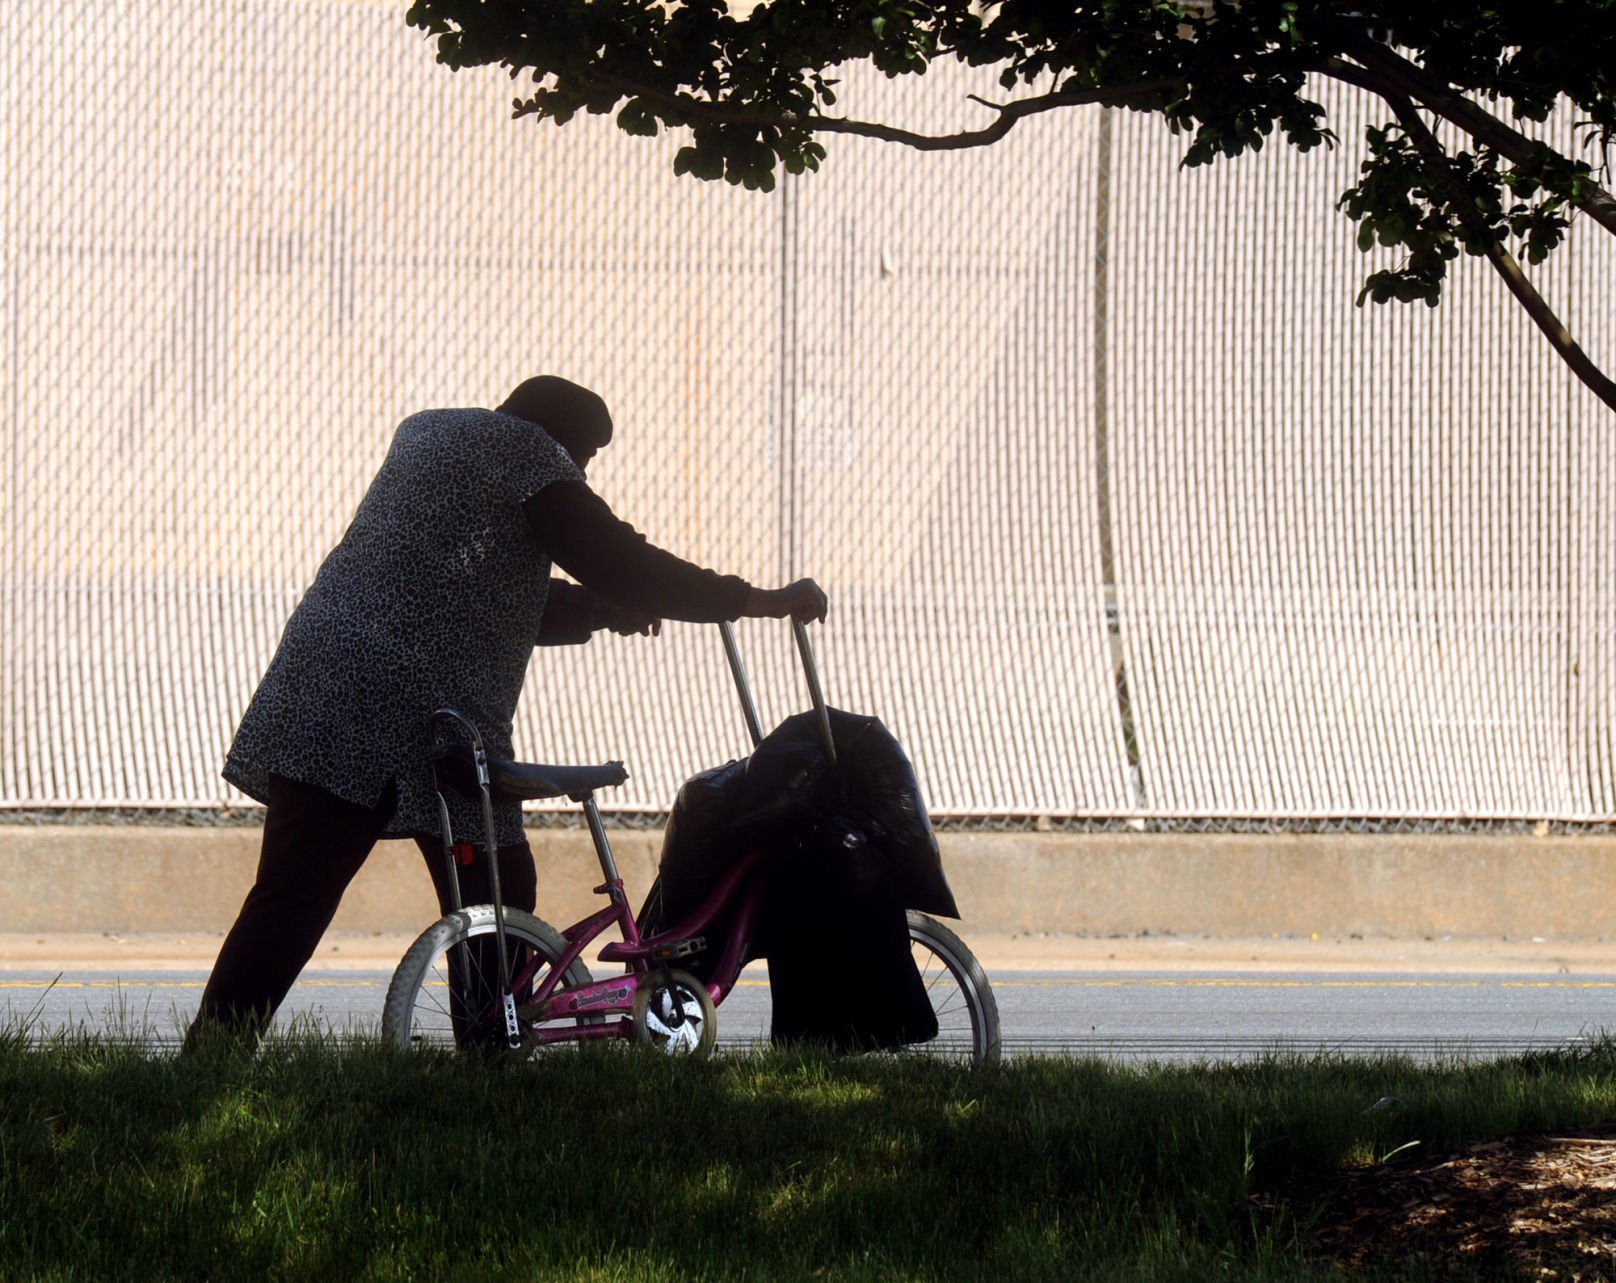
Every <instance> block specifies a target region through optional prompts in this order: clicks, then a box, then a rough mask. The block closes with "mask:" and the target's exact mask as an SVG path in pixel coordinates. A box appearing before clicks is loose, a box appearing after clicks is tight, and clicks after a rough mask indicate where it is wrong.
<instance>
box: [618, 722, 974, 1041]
mask: <svg viewBox="0 0 1616 1283" xmlns="http://www.w3.org/2000/svg"><path fill="white" fill-rule="evenodd" d="M829 720H830V727H831V734H832V738H833V740H834V742H835V745H836V759H837V760H836V765H835V766H834V767H832V765H831V764H830V762H829V760H828V758H827V757H826V754H825V750H824V744H823V740H822V738H821V731H820V727H819V723H818V720H817V718H816V717H815V715H814V714H813V713H799V714H797V715H796V716H794V717H790V718H787V719H786V720H785V721H784V722H782V723H781V724H780V725H779V726H778V727H777V728H776V729H775V730H774V732H773V733H772V734H770V735H768V736H767V737H765V739H764V740H763V742H762V743H761V744H759V745H758V747H757V749H756V751H754V752H753V754H752V756H751V757H750V758H746V759H743V760H741V761H737V762H730V763H728V764H726V765H724V766H720V767H715V768H713V769H712V770H708V771H703V772H702V773H701V774H699V775H696V776H694V777H692V778H691V779H690V780H688V781H687V782H686V783H685V785H684V787H683V788H681V789H680V791H679V796H678V798H677V800H676V801H675V803H674V807H673V812H672V814H671V815H670V817H669V820H668V827H667V830H666V833H665V835H664V838H663V845H662V857H661V861H660V865H659V869H658V877H657V881H656V884H655V885H654V886H653V887H652V890H651V894H650V895H649V897H648V898H647V900H646V903H645V906H644V908H642V909H641V911H640V929H641V930H642V932H645V933H647V934H649V933H652V932H656V931H661V930H665V929H667V928H669V927H671V926H674V925H676V924H677V923H678V921H679V920H680V919H681V918H682V917H684V916H685V915H686V914H688V913H690V912H692V911H693V910H695V909H696V908H698V907H699V906H700V905H701V903H702V902H703V900H704V899H705V898H706V897H707V896H708V895H710V894H711V893H712V892H713V890H714V889H715V888H716V887H717V886H718V884H719V882H720V881H721V880H722V878H723V876H724V874H725V873H726V872H727V871H728V870H729V869H730V868H731V867H732V866H733V864H734V863H735V861H736V860H738V859H740V858H741V857H742V856H743V855H744V854H746V853H747V852H748V851H750V850H753V849H755V848H756V847H758V846H762V847H764V848H765V849H766V850H767V851H768V852H769V858H768V860H767V862H766V865H765V875H764V876H765V885H764V891H763V898H762V901H761V903H760V905H759V913H758V920H757V925H756V928H755V930H754V933H753V938H752V948H751V952H750V956H751V957H754V958H759V957H761V958H767V959H768V963H769V986H770V991H771V994H772V997H773V1005H774V1016H773V1021H772V1025H771V1036H772V1038H773V1040H774V1041H775V1042H776V1043H804V1042H808V1043H817V1044H824V1045H829V1046H833V1047H837V1048H844V1049H868V1048H883V1047H896V1046H900V1045H904V1044H908V1043H916V1042H924V1041H926V1040H928V1039H929V1038H932V1037H935V1036H936V1032H937V1024H936V1018H935V1016H934V1015H933V1013H932V1010H931V1004H930V1002H929V1001H928V999H927V996H926V992H925V987H924V984H923V983H922V980H921V977H920V974H919V972H918V970H917V969H916V967H915V964H914V960H913V958H912V957H911V954H910V949H909V934H908V926H907V922H906V918H905V910H907V909H918V910H920V911H922V912H925V913H931V914H935V915H938V916H941V917H958V916H959V911H958V909H957V907H956V905H955V902H954V896H953V893H952V892H951V891H950V890H949V887H948V882H947V879H946V878H945V877H944V876H943V866H942V859H941V856H940V854H939V852H938V848H937V838H936V835H935V833H933V831H932V827H931V820H930V818H929V817H928V816H927V814H926V808H925V804H924V802H923V801H922V799H921V796H920V788H919V785H918V783H917V781H916V779H915V772H914V767H913V765H912V764H911V763H910V761H909V758H908V755H907V754H905V753H904V751H903V747H902V745H900V744H899V743H898V741H897V739H896V738H895V737H894V736H893V735H892V733H891V732H890V731H889V730H888V729H887V728H886V727H885V726H884V725H882V723H881V721H880V719H878V718H875V717H869V716H865V715H861V714H857V713H849V712H845V711H843V710H841V709H835V708H833V709H830V710H829ZM727 925H728V924H727V922H725V921H723V920H720V921H719V922H715V923H714V924H713V925H712V927H711V928H710V929H709V930H710V933H711V934H710V937H709V938H710V939H712V940H713V941H715V942H716V941H718V940H721V939H723V938H724V934H725V927H726V926H727ZM716 953H717V948H716V947H713V948H710V949H708V950H706V951H705V955H716ZM715 962H716V956H704V955H703V954H698V955H696V956H695V957H693V958H691V959H689V960H688V966H689V969H690V970H691V971H692V972H694V973H695V974H696V975H698V976H701V975H703V973H704V971H705V969H706V968H709V967H711V966H712V965H713V964H714V963H715Z"/></svg>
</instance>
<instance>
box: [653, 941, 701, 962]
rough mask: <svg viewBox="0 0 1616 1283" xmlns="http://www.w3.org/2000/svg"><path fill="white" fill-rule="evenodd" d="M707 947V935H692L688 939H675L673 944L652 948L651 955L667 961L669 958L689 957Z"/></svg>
mask: <svg viewBox="0 0 1616 1283" xmlns="http://www.w3.org/2000/svg"><path fill="white" fill-rule="evenodd" d="M706 947H707V937H706V936H691V937H690V939H688V940H675V941H674V942H673V943H672V944H662V945H658V946H657V947H656V948H655V949H653V950H651V956H652V957H653V958H656V959H657V960H658V961H664V962H665V961H667V960H668V959H669V958H688V957H689V956H690V955H691V954H693V953H700V952H701V951H702V950H703V949H705V948H706Z"/></svg>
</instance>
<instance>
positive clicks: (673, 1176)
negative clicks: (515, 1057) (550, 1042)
mask: <svg viewBox="0 0 1616 1283" xmlns="http://www.w3.org/2000/svg"><path fill="white" fill-rule="evenodd" d="M1386 1097H1392V1098H1394V1103H1382V1104H1381V1106H1380V1107H1379V1108H1371V1107H1372V1106H1374V1105H1375V1104H1376V1102H1384V1098H1386ZM1366 1111H1367V1112H1366ZM1613 1119H1616V1043H1613V1042H1608V1041H1607V1042H1604V1043H1601V1044H1598V1045H1596V1046H1594V1047H1593V1048H1591V1049H1587V1050H1582V1051H1575V1052H1566V1053H1562V1054H1552V1055H1538V1056H1533V1057H1528V1058H1525V1059H1520V1060H1513V1061H1502V1062H1490V1063H1460V1062H1455V1063H1448V1064H1439V1065H1418V1064H1415V1063H1412V1062H1409V1061H1406V1060H1399V1059H1384V1060H1357V1059H1354V1060H1345V1059H1306V1060H1300V1059H1285V1058H1277V1059H1273V1060H1268V1061H1263V1062H1258V1063H1252V1064H1246V1065H1239V1066H1223V1067H1183V1068H1163V1067H1150V1068H1132V1067H1114V1066H1107V1065H1103V1064H1100V1063H1096V1062H1092V1061H1075V1060H1055V1059H1026V1060H1020V1061H1015V1062H1012V1063H1009V1064H1005V1065H1002V1066H999V1067H996V1068H993V1069H991V1070H987V1071H971V1070H966V1069H961V1068H956V1067H950V1066H946V1065H939V1064H933V1063H930V1062H927V1061H924V1060H914V1059H883V1058H867V1059H857V1058H847V1059H838V1058H832V1057H816V1056H811V1055H785V1054H775V1053H769V1054H759V1055H754V1056H745V1057H727V1058H721V1059H718V1060H715V1061H711V1062H706V1063H692V1062H686V1061H668V1060H664V1059H659V1058H656V1057H654V1056H651V1055H649V1054H642V1053H637V1052H635V1051H633V1050H631V1049H628V1048H619V1047H604V1048H596V1049H591V1050H590V1051H589V1052H588V1053H587V1054H578V1053H577V1052H575V1051H573V1050H568V1051H566V1052H563V1053H561V1054H553V1055H547V1056H542V1057H538V1058H536V1059H534V1060H532V1061H530V1062H528V1063H526V1064H516V1065H499V1066H494V1067H492V1068H489V1067H484V1066H479V1065H476V1064H472V1063H468V1062H466V1061H463V1060H459V1059H456V1058H453V1057H449V1056H436V1057H429V1056H420V1057H407V1056H399V1055H394V1054H388V1053H385V1052H383V1051H381V1050H379V1049H375V1048H370V1047H346V1048H345V1047H341V1046H338V1045H334V1044H331V1043H325V1042H321V1041H320V1040H318V1039H304V1040H300V1041H292V1042H287V1043H279V1044H272V1045H270V1046H267V1047H266V1048H264V1049H263V1050H262V1051H261V1052H260V1053H259V1054H258V1055H257V1056H256V1057H252V1056H247V1055H239V1054H238V1055H222V1056H215V1057H212V1058H207V1059H202V1060H195V1061H182V1060H177V1059H175V1058H173V1057H168V1056H157V1055H153V1054H151V1053H149V1052H146V1051H142V1050H139V1049H133V1048H129V1047H126V1046H120V1045H118V1044H116V1043H113V1042H109V1041H102V1040H97V1039H95V1038H63V1039H60V1040H58V1041H56V1042H52V1043H47V1044H45V1045H42V1046H40V1045H33V1044H31V1043H30V1042H29V1041H28V1040H27V1039H26V1038H24V1037H22V1036H21V1035H16V1034H14V1035H11V1036H0V1279H5V1280H32V1279H64V1280H65V1279H85V1280H92V1279H93V1280H103V1279H140V1280H158V1279H218V1280H236V1279H253V1280H257V1279H298V1280H303V1279H319V1280H327V1279H418V1280H434V1279H499V1278H509V1279H557V1280H560V1279H566V1280H573V1279H583V1280H617V1279H625V1280H626V1279H634V1280H669V1281H672V1280H698V1279H735V1280H739V1279H805V1280H812V1279H905V1280H934V1279H935V1280H950V1279H960V1280H966V1279H982V1280H993V1281H994V1283H1012V1281H1017V1283H1019V1281H1020V1280H1037V1279H1063V1280H1064V1279H1086V1278H1093V1279H1106V1280H1113V1279H1116V1280H1128V1279H1182V1280H1202V1279H1293V1278H1304V1279H1305V1278H1319V1279H1327V1278H1334V1279H1340V1278H1342V1277H1343V1275H1342V1274H1341V1272H1340V1271H1339V1270H1338V1269H1337V1268H1336V1267H1335V1266H1334V1265H1332V1264H1330V1263H1328V1262H1323V1261H1319V1260H1317V1259H1316V1258H1314V1257H1313V1256H1312V1255H1311V1254H1310V1253H1309V1252H1308V1250H1307V1247H1306V1244H1307V1241H1308V1234H1307V1230H1306V1223H1307V1221H1308V1220H1309V1218H1310V1216H1311V1215H1312V1207H1311V1204H1310V1205H1308V1206H1296V1205H1294V1204H1292V1203H1290V1202H1288V1201H1287V1199H1286V1197H1285V1195H1284V1193H1283V1191H1285V1190H1287V1189H1289V1188H1292V1187H1293V1186H1294V1187H1295V1188H1299V1189H1302V1188H1312V1189H1315V1190H1316V1189H1317V1187H1318V1182H1319V1180H1320V1179H1321V1178H1326V1179H1327V1178H1329V1177H1331V1175H1332V1174H1333V1173H1336V1172H1338V1171H1341V1170H1344V1169H1353V1168H1362V1167H1363V1166H1364V1165H1366V1164H1370V1163H1373V1162H1375V1161H1377V1160H1379V1159H1381V1158H1383V1157H1385V1156H1386V1155H1387V1154H1389V1153H1391V1152H1392V1151H1395V1150H1399V1149H1402V1152H1403V1153H1404V1154H1405V1155H1406V1154H1408V1153H1413V1152H1419V1153H1424V1154H1431V1155H1437V1154H1441V1153H1444V1152H1448V1151H1452V1150H1455V1149H1457V1148H1459V1147H1460V1146H1462V1145H1464V1144H1466V1143H1468V1142H1470V1141H1474V1140H1477V1139H1481V1138H1484V1137H1488V1136H1494V1135H1500V1134H1504V1133H1509V1132H1514V1131H1521V1130H1536V1129H1544V1128H1567V1127H1587V1126H1591V1125H1594V1124H1597V1123H1601V1122H1609V1121H1611V1120H1613ZM1403 1147H1412V1148H1403ZM1276 1190H1277V1191H1280V1194H1279V1196H1278V1197H1277V1198H1275V1197H1274V1191H1276ZM1262 1192H1266V1193H1267V1194H1268V1195H1269V1197H1268V1198H1266V1199H1263V1200H1253V1199H1252V1197H1251V1196H1252V1195H1253V1194H1254V1193H1262ZM1310 1197H1311V1198H1312V1200H1313V1201H1314V1202H1316V1200H1317V1196H1316V1195H1313V1196H1310ZM1276 1202H1277V1204H1278V1211H1277V1213H1276V1212H1274V1211H1273V1210H1271V1209H1272V1206H1273V1205H1274V1204H1275V1203H1276ZM1265 1206H1266V1207H1267V1208H1268V1209H1269V1210H1264V1207H1265ZM1299 1225H1301V1226H1302V1229H1301V1231H1300V1232H1299V1229H1298V1226H1299ZM1452 1264H1453V1263H1452V1262H1444V1261H1442V1260H1441V1259H1439V1258H1436V1259H1432V1258H1418V1257H1415V1258H1407V1257H1405V1258H1403V1259H1402V1260H1401V1262H1400V1263H1392V1264H1389V1265H1388V1266H1387V1267H1386V1269H1385V1271H1384V1272H1385V1273H1386V1274H1387V1275H1388V1276H1390V1277H1397V1278H1426V1277H1430V1276H1432V1275H1433V1274H1442V1273H1443V1272H1444V1271H1445V1270H1446V1269H1447V1268H1448V1267H1449V1266H1451V1265H1452ZM1467 1268H1469V1267H1467ZM1489 1268H1491V1267H1489ZM1607 1268H1608V1267H1607ZM1487 1276H1488V1277H1509V1275H1508V1273H1507V1272H1502V1273H1500V1272H1499V1270H1498V1269H1493V1271H1492V1272H1491V1273H1489V1274H1488V1275H1487ZM1561 1277H1571V1275H1567V1274H1562V1276H1561ZM1581 1277H1583V1278H1585V1279H1586V1278H1594V1277H1604V1276H1603V1275H1600V1274H1597V1273H1587V1274H1584V1275H1582V1276H1581Z"/></svg>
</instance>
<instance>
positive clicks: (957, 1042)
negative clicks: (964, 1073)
mask: <svg viewBox="0 0 1616 1283" xmlns="http://www.w3.org/2000/svg"><path fill="white" fill-rule="evenodd" d="M908 918H909V948H910V952H911V953H912V954H913V956H914V960H915V965H916V966H917V967H918V968H920V979H921V982H922V983H923V984H924V985H925V986H926V996H927V997H928V998H929V999H930V1000H931V1009H932V1012H933V1013H934V1014H935V1015H936V1017H937V1037H935V1038H933V1039H931V1040H930V1041H928V1042H923V1043H914V1044H912V1045H910V1046H908V1047H905V1048H904V1051H905V1052H907V1053H910V1054H919V1055H931V1056H941V1057H943V1058H945V1059H950V1060H964V1061H969V1062H970V1063H971V1064H973V1065H990V1064H993V1063H995V1062H997V1060H998V1059H999V1004H998V1003H997V1002H995V1001H994V998H993V988H992V986H991V985H989V984H988V978H987V973H986V972H984V971H983V970H982V965H981V964H980V963H979V962H977V960H976V958H975V956H974V955H973V954H972V953H971V951H970V950H969V949H967V948H966V947H965V942H964V941H963V940H961V939H960V938H959V937H958V936H957V935H955V934H954V933H953V932H952V931H950V930H949V929H948V928H947V927H945V926H944V925H943V924H942V923H941V922H938V921H937V919H935V918H932V917H928V916H927V915H926V914H924V913H916V912H915V911H914V910H913V909H911V910H909V914H908Z"/></svg>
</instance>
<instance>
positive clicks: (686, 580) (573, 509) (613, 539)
mask: <svg viewBox="0 0 1616 1283" xmlns="http://www.w3.org/2000/svg"><path fill="white" fill-rule="evenodd" d="M523 511H524V513H525V514H526V517H527V522H528V526H529V527H530V528H531V529H532V531H533V534H534V537H535V538H536V539H537V540H538V543H539V546H540V547H541V548H543V549H544V551H545V552H546V553H547V554H548V555H549V557H550V559H551V560H552V561H553V562H554V563H555V564H556V565H557V566H559V567H561V569H562V570H564V571H566V572H567V573H568V574H569V575H571V576H572V577H573V578H574V579H576V580H578V582H579V583H580V584H582V585H583V586H584V587H585V588H586V589H588V590H589V591H591V592H592V593H594V594H595V595H596V596H597V597H598V598H601V599H604V600H603V602H602V603H601V604H603V605H605V606H607V608H608V612H607V613H608V618H605V619H602V618H600V612H599V610H598V608H597V610H596V621H595V623H594V627H596V628H600V627H617V625H616V624H614V623H613V622H612V620H611V618H610V615H611V610H612V608H614V607H615V608H617V609H618V610H619V611H628V612H631V613H632V614H634V615H636V616H644V617H648V619H647V622H649V621H650V620H660V619H684V620H689V621H691V622H694V623H716V622H717V621H719V620H723V619H740V618H742V617H743V616H769V617H774V618H783V617H785V616H787V615H794V616H796V617H797V618H799V619H802V620H804V621H806V622H812V621H814V620H819V619H823V618H824V617H825V611H826V609H827V606H828V601H827V599H826V597H825V594H824V592H823V591H822V590H821V589H820V587H819V585H818V584H816V583H814V581H813V580H811V579H799V580H797V581H795V582H794V583H790V584H786V585H784V586H783V587H780V588H757V587H754V586H753V585H752V584H749V583H747V581H746V580H744V579H742V578H740V577H739V576H738V575H720V574H717V573H716V572H714V571H711V570H707V569H705V568H704V567H702V566H698V565H696V564H694V563H693V562H689V561H685V560H684V559H683V558H681V557H676V556H674V555H673V554H672V553H671V552H666V551H664V550H663V549H661V548H658V547H657V546H656V545H654V544H652V543H651V542H649V541H648V540H647V539H646V538H645V536H644V535H642V534H640V532H639V531H637V530H635V529H634V527H633V526H631V525H629V524H628V523H627V522H626V521H623V520H621V519H620V518H618V517H617V515H616V514H615V513H613V512H612V510H611V509H610V508H609V507H608V506H607V505H606V503H605V501H604V500H603V499H601V498H600V496H599V495H597V494H595V492H594V491H592V490H591V489H590V488H589V487H588V486H587V485H586V484H584V483H583V482H582V481H557V482H554V483H552V484H551V485H548V486H546V487H545V488H544V489H543V490H540V491H539V492H538V493H537V494H535V495H533V496H531V497H530V498H529V499H528V500H527V502H526V503H525V504H524V505H523ZM547 613H548V611H547ZM623 622H628V621H623ZM618 631H644V629H643V628H640V627H631V628H628V629H624V628H621V627H619V628H618ZM542 636H543V633H542V632H541V637H542Z"/></svg>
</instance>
